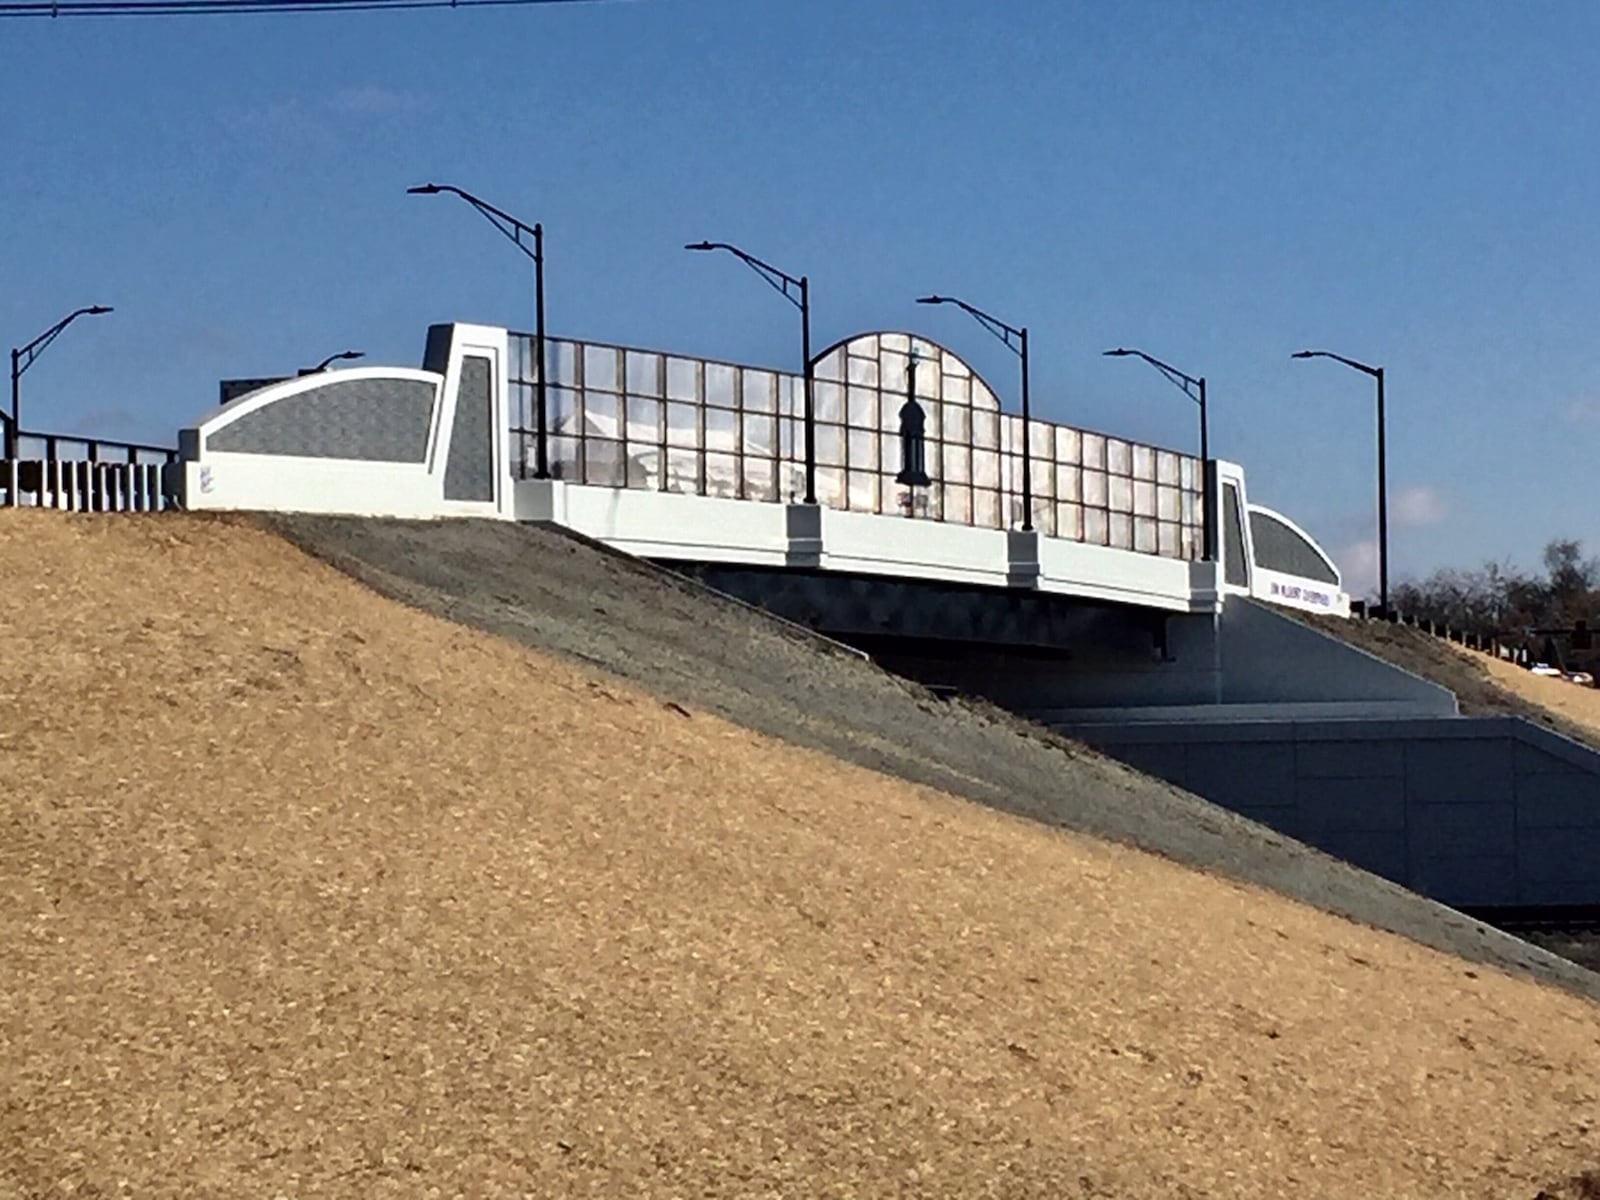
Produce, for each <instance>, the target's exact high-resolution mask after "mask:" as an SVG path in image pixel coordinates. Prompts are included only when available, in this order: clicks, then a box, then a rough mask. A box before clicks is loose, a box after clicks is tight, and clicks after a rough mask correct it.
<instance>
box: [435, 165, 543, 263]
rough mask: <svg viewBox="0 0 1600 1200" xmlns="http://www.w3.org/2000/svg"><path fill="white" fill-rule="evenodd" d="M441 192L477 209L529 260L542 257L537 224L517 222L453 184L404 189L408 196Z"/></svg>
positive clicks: (503, 211)
mask: <svg viewBox="0 0 1600 1200" xmlns="http://www.w3.org/2000/svg"><path fill="white" fill-rule="evenodd" d="M441 192H449V193H450V194H451V195H453V196H460V197H461V199H463V200H465V201H466V202H467V203H468V204H470V205H472V207H473V208H475V209H477V210H478V211H479V212H480V213H482V214H483V216H484V219H485V220H487V221H488V222H489V224H491V225H493V226H494V227H495V228H496V229H498V230H499V231H500V232H501V233H502V234H504V235H505V237H506V238H507V239H508V240H509V241H510V242H511V243H512V244H513V245H515V246H516V248H517V249H518V250H521V251H522V252H523V253H524V254H526V255H527V256H528V257H529V258H531V259H533V261H534V262H538V261H539V260H540V258H541V257H542V256H543V254H544V246H543V244H542V241H541V235H542V234H543V233H544V229H543V227H542V226H541V225H539V224H538V223H535V224H532V225H529V224H527V223H526V222H524V221H519V220H517V218H516V217H513V216H512V215H511V214H510V213H508V212H506V211H505V210H504V209H499V208H496V207H495V206H494V205H492V204H490V203H489V202H488V201H487V200H480V199H479V198H478V197H477V196H474V195H473V194H472V193H471V192H468V191H463V190H462V189H461V188H458V187H456V186H454V185H453V184H448V183H424V184H421V185H419V186H417V187H410V188H407V189H406V194H407V195H408V196H437V195H438V194H439V193H441ZM523 234H527V235H528V236H529V237H530V238H532V239H533V244H532V245H531V246H530V245H528V243H526V242H524V241H523V240H522V235H523Z"/></svg>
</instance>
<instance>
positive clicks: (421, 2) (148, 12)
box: [0, 0, 602, 18]
mask: <svg viewBox="0 0 1600 1200" xmlns="http://www.w3.org/2000/svg"><path fill="white" fill-rule="evenodd" d="M600 2H602V0H0V17H17V18H20V17H44V18H60V17H173V16H225V15H236V14H237V15H244V14H258V13H300V12H373V11H381V10H384V9H419V8H505V7H522V6H527V5H544V4H593V3H600Z"/></svg>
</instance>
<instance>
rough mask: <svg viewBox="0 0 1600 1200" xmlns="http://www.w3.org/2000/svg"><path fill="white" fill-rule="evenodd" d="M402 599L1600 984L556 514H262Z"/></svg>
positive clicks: (1019, 801)
mask: <svg viewBox="0 0 1600 1200" xmlns="http://www.w3.org/2000/svg"><path fill="white" fill-rule="evenodd" d="M258 519H259V520H260V521H261V522H262V523H263V524H264V525H265V526H266V527H267V528H269V529H271V530H273V531H275V532H277V533H279V534H280V535H282V536H283V537H285V538H287V539H288V540H290V541H291V542H293V543H295V544H296V545H298V546H300V547H301V548H303V549H304V550H306V551H307V552H308V553H311V554H313V555H315V556H317V557H319V558H322V559H324V560H326V561H328V562H330V563H332V564H333V565H335V566H338V567H340V568H341V569H343V570H345V571H347V572H348V573H350V574H351V575H353V576H354V577H356V578H358V579H361V580H362V581H364V582H366V583H367V584H369V585H370V586H372V587H373V588H375V589H376V590H378V591H379V592H381V593H383V594H384V595H387V596H390V597H392V598H394V599H397V600H400V601H402V602H404V603H407V604H411V605H414V606H416V607H419V608H422V609H424V610H426V611H430V612H434V613H437V614H440V615H442V616H446V617H448V618H450V619H452V620H456V621H460V622H462V623H464V624H467V625H471V626H473V627H475V628H478V629H482V630H486V631H488V632H490V633H494V634H497V635H500V636H503V637H506V638H510V639H512V640H514V641H518V642H521V643H522V644H524V645H527V646H533V647H537V648H539V649H544V650H552V651H556V652H558V653H561V654H565V655H567V656H569V657H571V658H575V659H577V660H579V661H582V662H586V663H590V664H593V665H595V666H599V667H601V668H603V669H605V670H606V671H608V672H612V673H615V674H618V675H621V676H623V677H625V678H628V679H631V680H634V681H636V682H638V683H640V684H642V685H643V686H644V687H646V688H648V689H650V690H651V691H654V692H656V693H657V694H659V695H662V696H664V697H670V698H672V699H674V700H676V701H679V702H681V703H684V704H688V705H692V706H694V707H698V708H703V709H706V710H709V711H711V712H715V713H717V714H719V715H721V716H723V717H726V718H728V719H729V720H732V721H734V722H736V723H738V724H740V725H743V726H745V727H746V728H749V729H754V730H757V731H759V732H762V733H767V734H771V735H773V736H775V737H778V738H782V739H783V740H785V741H788V742H791V743H794V744H797V745H802V746H807V747H811V748H813V749H818V750H822V751H824V752H826V753H828V754H830V755H833V756H836V757H838V758H841V759H843V760H845V761H847V762H851V763H855V764H857V765H858V766H863V767H867V768H869V769H872V770H876V771H882V772H884V773H885V774H888V775H892V776H896V777H898V778H900V779H904V780H907V781H909V782H912V783H919V784H925V785H927V786H930V787H935V788H939V789H941V790H944V791H948V792H952V793H954V794H956V795H959V796H964V797H966V798H968V799H970V800H975V801H978V802H979V803H982V804H986V805H989V806H991V807H994V808H999V809H1002V810H1004V811H1007V812H1012V813H1016V814H1019V815H1022V816H1026V817H1030V818H1032V819H1034V820H1038V821H1042V822H1045V823H1046V824H1050V825H1055V826H1059V827H1063V828H1067V829H1072V830H1077V831H1079V832H1083V833H1088V834H1092V835H1094V836H1097V837H1105V838H1112V839H1115V840H1118V841H1123V842H1127V843H1129V844H1132V845H1135V846H1139V847H1141V848H1143V849H1146V850H1150V851H1153V852H1155V853H1158V854H1162V855H1165V856H1167V857H1168V858H1171V859H1173V860H1175V861H1177V862H1180V863H1184V864H1188V865H1190V866H1195V867H1200V868H1202V869H1206V870H1214V871H1218V872H1221V873H1223V874H1226V875H1228V876H1231V877H1232V878H1235V879H1239V880H1245V881H1249V882H1252V883H1256V884H1259V885H1261V886H1264V887H1268V888H1271V889H1273V890H1275V891H1278V892H1281V893H1283V894H1284V895H1287V896H1292V897H1295V898H1297V899H1301V900H1304V901H1305V902H1307V903H1309V904H1312V905H1314V906H1316V907H1318V908H1321V909H1325V910H1327V911H1329V912H1334V913H1339V914H1341V915H1344V916H1347V917H1350V918H1352V919H1354V920H1357V921H1361V922H1364V923H1366V924H1369V925H1372V926H1375V927H1377V928H1379V929H1386V930H1390V931H1393V932H1396V933H1400V934H1402V935H1404V936H1407V937H1410V938H1413V939H1415V940H1417V941H1419V942H1421V943H1423V944H1424V945H1428V946H1433V947H1436V948H1438V949H1441V950H1445V951H1448V952H1450V953H1454V954H1459V955H1461V956H1463V957H1466V958H1469V959H1474V960H1478V961H1482V962H1487V963H1493V964H1495V965H1497V966H1501V967H1505V968H1508V969H1513V970H1522V971H1526V972H1528V973H1530V974H1532V975H1534V976H1536V977H1538V978H1540V979H1544V980H1547V981H1552V982H1559V983H1560V984H1562V985H1563V986H1566V987H1570V988H1573V989H1575V990H1578V991H1580V992H1583V993H1585V994H1587V995H1589V996H1597V997H1600V977H1596V976H1595V975H1593V974H1591V973H1589V972H1587V971H1584V970H1582V969H1581V968H1578V967H1576V966H1574V965H1573V964H1571V963H1568V962H1564V961H1562V960H1561V959H1559V958H1557V957H1556V956H1554V955H1552V954H1548V953H1545V952H1544V951H1541V950H1538V949H1536V948H1534V947H1532V946H1530V945H1528V944H1527V943H1525V942H1521V941H1518V940H1516V939H1514V938H1510V937H1508V936H1506V935H1505V934H1503V933H1500V932H1499V931H1497V930H1493V929H1490V928H1489V927H1488V926H1485V925H1482V924H1480V923H1478V922H1474V921H1471V920H1469V919H1467V918H1466V917H1464V916H1462V915H1461V914H1459V913H1456V912H1454V911H1453V910H1451V909H1447V908H1444V907H1443V906H1441V905H1438V904H1435V903H1433V902H1432V901H1429V900H1425V899H1423V898H1421V897H1419V896H1417V895H1416V894H1414V893H1412V892H1409V891H1406V890H1404V889H1402V888H1400V887H1397V886H1396V885H1394V884H1392V883H1389V882H1388V881H1386V880H1382V879H1380V878H1378V877H1377V876H1374V875H1370V874H1368V873H1366V872H1364V871H1360V870H1357V869H1356V868H1354V867H1351V866H1349V865H1347V864H1345V863H1342V862H1340V861H1338V860H1336V859H1333V858H1331V857H1329V856H1327V855H1325V854H1322V853H1321V852H1319V851H1316V850H1313V849H1311V848H1309V847H1307V846H1305V845H1303V844H1302V843H1299V842H1296V841H1292V840H1290V839H1289V838H1286V837H1284V836H1282V835H1280V834H1278V833H1276V832H1274V831H1272V830H1270V829H1267V828H1266V827H1265V826H1262V825H1258V824H1256V823H1254V822H1252V821H1248V820H1246V819H1244V818H1242V817H1238V816H1236V815H1234V814H1232V813H1230V812H1228V811H1227V810H1225V809H1222V808H1220V807H1218V806H1216V805H1213V804H1210V803H1208V802H1206V801H1203V800H1200V799H1198V798H1197V797H1194V796H1192V795H1190V794H1188V793H1186V792H1182V791H1179V790H1178V789H1176V788H1174V787H1172V786H1170V785H1168V784H1166V783H1163V782H1160V781H1158V780H1153V779H1151V778H1149V777H1147V776H1144V775H1141V774H1139V773H1137V772H1135V771H1133V770H1131V769H1129V768H1127V767H1124V766H1122V765H1121V764H1119V763H1116V762H1114V761H1113V760H1110V759H1107V758H1104V757H1101V756H1100V755H1098V754H1095V753H1093V752H1092V751H1090V750H1088V749H1087V748H1085V747H1083V746H1081V745H1079V744H1077V743H1073V742H1069V741H1067V740H1065V739H1063V738H1060V737H1057V736H1055V735H1053V734H1051V733H1050V732H1048V731H1047V730H1044V729H1043V728H1041V727H1039V726H1036V725H1031V724H1028V723H1026V722H1024V721H1021V720H1020V719H1018V718H1015V717H1013V716H1011V715H1010V714H1008V713H1005V712H1003V711H1002V710H1000V709H998V708H992V707H987V706H984V705H981V704H974V703H970V702H966V701H951V702H941V701H938V700H936V699H934V698H933V697H932V696H931V695H930V694H929V693H928V692H926V691H925V690H923V689H921V688H919V687H917V686H915V685H913V684H910V683H907V682H905V681H902V680H900V679H898V678H896V677H894V676H891V675H889V674H887V673H886V672H884V671H881V670H879V669H877V668H876V667H874V666H872V665H871V664H869V663H865V662H862V661H860V659H859V658H857V657H855V656H854V655H853V654H851V653H849V652H845V651H835V650H829V649H828V648H827V646H826V644H825V643H823V642H822V641H821V639H817V638H814V637H811V636H809V635H806V634H804V633H800V632H797V631H796V630H794V629H793V628H792V627H790V626H786V625H784V624H783V623H781V622H778V621H775V620H773V619H771V618H769V617H766V616H765V615H764V614H761V613H759V612H757V611H755V610H752V609H749V608H747V607H745V606H743V605H740V604H737V603H735V602H732V601H729V600H726V599H724V598H722V597H719V596H717V595H716V594H715V593H712V592H710V591H708V590H706V589H704V588H703V587H701V586H700V585H698V584H695V583H692V582H690V581H688V580H684V579H682V578H681V577H678V576H675V575H672V574H670V573H668V572H664V571H660V570H657V569H655V568H653V567H651V566H649V565H648V564H645V563H641V562H639V561H637V560H634V559H631V558H628V557H626V556H624V555H620V554H616V553H614V552H611V551H609V550H606V549H604V548H602V547H599V546H596V545H595V544H593V543H590V542H587V541H585V540H581V539H578V538H574V537H572V536H570V535H568V534H566V533H565V532H563V531H560V530H557V529H553V528H540V527H534V526H529V525H516V524H512V523H509V522H498V521H449V522H427V521H416V522H406V521H379V520H364V519H359V518H344V517H317V516H305V515H298V514H296V515H272V516H263V517H260V518H258Z"/></svg>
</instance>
